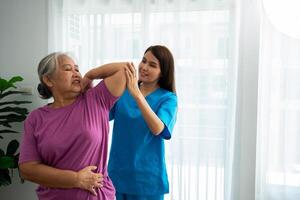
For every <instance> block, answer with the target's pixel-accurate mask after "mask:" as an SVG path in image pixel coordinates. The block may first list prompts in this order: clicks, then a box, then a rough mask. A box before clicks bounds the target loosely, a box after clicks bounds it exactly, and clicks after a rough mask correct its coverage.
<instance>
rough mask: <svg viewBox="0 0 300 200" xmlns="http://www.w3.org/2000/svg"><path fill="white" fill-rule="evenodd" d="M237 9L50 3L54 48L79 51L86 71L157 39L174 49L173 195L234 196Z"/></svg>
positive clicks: (125, 1) (166, 2)
mask: <svg viewBox="0 0 300 200" xmlns="http://www.w3.org/2000/svg"><path fill="white" fill-rule="evenodd" d="M236 9H237V5H236V2H235V1H233V0H232V1H229V0H145V1H140V0H50V1H49V52H52V51H57V50H60V51H68V52H71V53H73V54H74V55H75V56H76V57H77V59H78V63H79V66H80V68H81V71H82V72H83V73H84V72H86V71H87V70H88V69H90V68H91V67H94V66H98V65H100V64H103V63H107V62H111V61H118V60H127V61H134V63H135V64H136V65H137V64H138V63H139V62H140V59H141V58H142V55H143V53H144V50H145V49H146V48H147V47H148V46H150V45H154V44H163V45H166V46H167V47H169V48H170V50H171V51H172V52H173V54H174V58H175V64H176V66H175V67H176V72H175V73H176V86H177V94H178V98H179V112H178V119H177V124H176V127H175V130H174V133H173V137H172V139H171V140H170V141H166V159H167V167H168V174H169V181H170V194H168V195H166V199H168V200H171V199H172V200H223V199H226V200H229V199H232V191H233V190H232V176H233V172H232V171H233V155H234V151H235V149H236V148H235V146H234V145H233V144H236V142H237V141H235V140H234V138H235V137H234V135H235V130H234V127H235V107H236V106H235V101H236V100H235V96H236V80H237V77H236V74H237V68H236V63H237V62H236V58H237V55H236V52H237V48H236V46H237V43H236V41H237V40H238V37H237V34H236V31H235V30H236V29H237V26H236V25H237V22H238V20H237V17H236V15H237V13H236Z"/></svg>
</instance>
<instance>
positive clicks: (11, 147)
mask: <svg viewBox="0 0 300 200" xmlns="http://www.w3.org/2000/svg"><path fill="white" fill-rule="evenodd" d="M18 148H19V142H18V141H17V140H12V141H10V143H9V144H8V145H7V150H6V155H7V156H13V155H14V154H15V153H16V151H17V150H18Z"/></svg>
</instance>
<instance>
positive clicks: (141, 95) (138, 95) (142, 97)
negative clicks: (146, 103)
mask: <svg viewBox="0 0 300 200" xmlns="http://www.w3.org/2000/svg"><path fill="white" fill-rule="evenodd" d="M133 98H134V99H135V100H136V101H137V102H140V101H142V100H143V99H145V97H144V96H143V94H142V93H141V92H140V91H137V93H136V94H135V95H134V97H133Z"/></svg>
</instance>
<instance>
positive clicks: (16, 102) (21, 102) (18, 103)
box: [0, 101, 31, 106]
mask: <svg viewBox="0 0 300 200" xmlns="http://www.w3.org/2000/svg"><path fill="white" fill-rule="evenodd" d="M25 103H31V101H6V102H1V103H0V106H3V105H7V104H15V105H20V104H25Z"/></svg>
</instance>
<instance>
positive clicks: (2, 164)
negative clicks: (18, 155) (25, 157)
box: [0, 156, 15, 169]
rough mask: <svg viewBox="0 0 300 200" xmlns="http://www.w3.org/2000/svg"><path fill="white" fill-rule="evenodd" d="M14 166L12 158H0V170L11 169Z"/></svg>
mask: <svg viewBox="0 0 300 200" xmlns="http://www.w3.org/2000/svg"><path fill="white" fill-rule="evenodd" d="M14 166H15V163H14V156H0V169H8V168H13V167H14Z"/></svg>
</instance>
